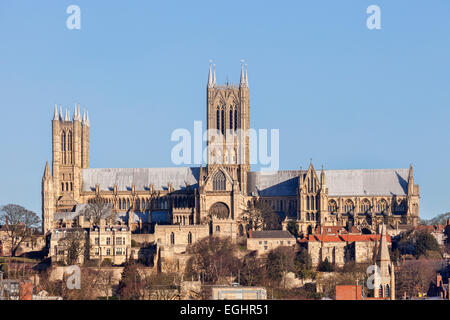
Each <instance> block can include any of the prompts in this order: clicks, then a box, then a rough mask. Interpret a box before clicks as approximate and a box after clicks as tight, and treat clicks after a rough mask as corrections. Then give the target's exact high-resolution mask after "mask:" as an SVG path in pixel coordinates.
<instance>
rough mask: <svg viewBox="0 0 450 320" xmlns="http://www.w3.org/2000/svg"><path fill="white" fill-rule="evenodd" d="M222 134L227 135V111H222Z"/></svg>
mask: <svg viewBox="0 0 450 320" xmlns="http://www.w3.org/2000/svg"><path fill="white" fill-rule="evenodd" d="M222 134H225V111H224V110H223V109H222Z"/></svg>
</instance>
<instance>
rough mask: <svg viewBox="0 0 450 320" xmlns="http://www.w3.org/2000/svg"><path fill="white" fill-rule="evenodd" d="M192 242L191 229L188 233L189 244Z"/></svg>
mask: <svg viewBox="0 0 450 320" xmlns="http://www.w3.org/2000/svg"><path fill="white" fill-rule="evenodd" d="M191 243H192V233H191V232H190V231H189V233H188V244H191Z"/></svg>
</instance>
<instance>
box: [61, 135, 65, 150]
mask: <svg viewBox="0 0 450 320" xmlns="http://www.w3.org/2000/svg"><path fill="white" fill-rule="evenodd" d="M61 151H66V133H65V132H64V131H63V132H62V133H61Z"/></svg>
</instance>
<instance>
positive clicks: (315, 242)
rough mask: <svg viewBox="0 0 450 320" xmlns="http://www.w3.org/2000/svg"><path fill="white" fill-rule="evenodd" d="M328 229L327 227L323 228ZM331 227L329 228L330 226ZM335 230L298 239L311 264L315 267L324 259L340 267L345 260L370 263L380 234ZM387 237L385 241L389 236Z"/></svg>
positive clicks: (389, 238) (388, 241)
mask: <svg viewBox="0 0 450 320" xmlns="http://www.w3.org/2000/svg"><path fill="white" fill-rule="evenodd" d="M325 229H328V228H325ZM330 229H331V228H330ZM334 230H336V232H334V233H332V232H324V233H321V234H318V233H317V234H310V235H307V236H306V237H304V238H302V239H300V240H299V243H300V245H302V246H304V247H305V248H306V249H307V250H308V254H309V255H310V256H311V260H312V266H313V267H317V266H318V265H319V263H320V262H323V261H325V260H326V259H327V260H328V262H330V263H332V264H335V265H336V266H337V267H342V266H344V264H345V263H346V262H350V261H352V262H355V263H370V262H372V261H373V259H374V252H375V250H376V245H377V241H379V240H380V239H381V235H380V234H361V233H355V232H354V230H353V232H352V233H349V232H346V231H340V230H337V228H336V229H334ZM386 237H387V240H386V241H387V243H390V242H391V237H390V236H386Z"/></svg>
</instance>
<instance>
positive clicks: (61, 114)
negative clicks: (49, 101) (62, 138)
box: [59, 105, 64, 120]
mask: <svg viewBox="0 0 450 320" xmlns="http://www.w3.org/2000/svg"><path fill="white" fill-rule="evenodd" d="M63 119H64V117H63V113H62V107H61V105H59V120H63Z"/></svg>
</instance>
